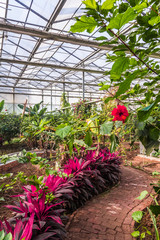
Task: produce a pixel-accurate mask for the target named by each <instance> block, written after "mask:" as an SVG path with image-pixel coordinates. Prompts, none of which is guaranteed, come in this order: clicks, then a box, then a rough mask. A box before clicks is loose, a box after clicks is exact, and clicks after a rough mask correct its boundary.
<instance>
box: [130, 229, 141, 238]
mask: <svg viewBox="0 0 160 240" xmlns="http://www.w3.org/2000/svg"><path fill="white" fill-rule="evenodd" d="M131 235H132V237H135V238H136V237H139V236H140V231H134V232H132V233H131Z"/></svg>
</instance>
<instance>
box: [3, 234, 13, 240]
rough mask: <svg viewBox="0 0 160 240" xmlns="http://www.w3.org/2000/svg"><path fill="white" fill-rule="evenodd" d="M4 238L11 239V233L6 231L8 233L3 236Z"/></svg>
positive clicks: (5, 239)
mask: <svg viewBox="0 0 160 240" xmlns="http://www.w3.org/2000/svg"><path fill="white" fill-rule="evenodd" d="M4 240H12V234H11V233H8V234H7V235H6V236H5V238H4Z"/></svg>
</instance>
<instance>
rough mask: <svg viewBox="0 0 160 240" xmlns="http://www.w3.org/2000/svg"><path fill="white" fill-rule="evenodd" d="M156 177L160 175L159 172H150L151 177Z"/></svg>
mask: <svg viewBox="0 0 160 240" xmlns="http://www.w3.org/2000/svg"><path fill="white" fill-rule="evenodd" d="M158 175H160V172H157V171H154V172H152V176H158Z"/></svg>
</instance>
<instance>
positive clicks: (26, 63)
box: [0, 58, 104, 74]
mask: <svg viewBox="0 0 160 240" xmlns="http://www.w3.org/2000/svg"><path fill="white" fill-rule="evenodd" d="M0 62H6V63H14V64H21V65H27V66H34V67H45V68H55V69H62V70H71V71H75V72H89V73H95V74H104V71H99V70H92V69H87V68H74V67H67V66H60V65H56V64H51V63H39V62H29V61H22V60H15V59H7V58H0Z"/></svg>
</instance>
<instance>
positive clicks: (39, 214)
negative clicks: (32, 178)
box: [3, 192, 65, 240]
mask: <svg viewBox="0 0 160 240" xmlns="http://www.w3.org/2000/svg"><path fill="white" fill-rule="evenodd" d="M45 194H46V193H45V192H43V194H42V196H39V197H34V198H33V196H32V193H30V192H26V195H25V201H23V202H21V201H20V202H16V203H15V204H16V205H7V206H6V207H7V208H9V209H10V210H12V211H13V212H16V213H18V218H22V219H23V218H24V219H26V221H27V220H28V225H29V224H30V225H29V226H30V231H31V232H32V234H33V235H30V238H27V240H30V239H34V240H36V239H37V240H44V239H47V238H49V237H51V236H52V237H53V236H54V239H61V238H62V239H63V236H64V234H65V230H64V227H63V224H62V220H61V217H60V215H61V213H62V212H63V211H64V210H63V209H62V206H61V204H62V202H60V203H55V204H49V203H46V195H45ZM31 220H32V222H33V224H32V225H31ZM14 221H15V220H14ZM14 221H13V222H12V223H13V224H14ZM20 223H21V222H20ZM20 223H19V224H20ZM28 225H26V226H28ZM6 226H7V227H8V230H9V231H7V232H11V229H12V227H11V226H10V227H9V225H8V222H7V221H6ZM18 226H19V225H18ZM29 226H28V227H29ZM3 229H5V227H3ZM15 229H16V228H15ZM14 231H15V230H14ZM23 232H24V229H23ZM11 233H12V232H11ZM12 235H13V234H12ZM60 235H61V236H60ZM33 237H34V238H33ZM22 239H23V238H22ZM22 239H21V238H20V239H18V238H17V239H16V238H15V239H14V240H22ZM25 240H26V239H25Z"/></svg>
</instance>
